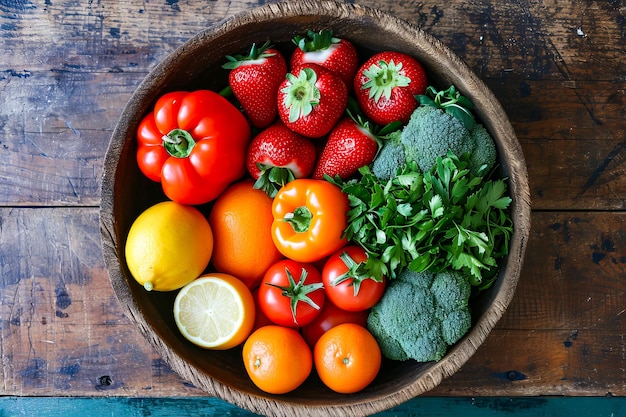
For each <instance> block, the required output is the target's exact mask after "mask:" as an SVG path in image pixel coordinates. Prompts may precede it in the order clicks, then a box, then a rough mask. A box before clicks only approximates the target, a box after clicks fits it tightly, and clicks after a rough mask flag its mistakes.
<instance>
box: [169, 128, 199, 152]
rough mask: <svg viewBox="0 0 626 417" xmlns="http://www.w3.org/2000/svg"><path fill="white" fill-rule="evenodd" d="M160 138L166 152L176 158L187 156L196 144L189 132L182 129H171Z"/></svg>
mask: <svg viewBox="0 0 626 417" xmlns="http://www.w3.org/2000/svg"><path fill="white" fill-rule="evenodd" d="M161 139H162V140H163V147H164V148H165V150H166V151H167V153H169V154H170V155H171V156H173V157H176V158H187V157H188V156H189V155H190V154H191V150H192V149H193V147H194V146H195V145H196V141H195V140H193V137H192V136H191V134H190V133H189V132H187V131H186V130H183V129H173V130H172V131H170V133H168V134H167V135H163V137H162V138H161Z"/></svg>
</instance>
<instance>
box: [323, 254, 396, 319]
mask: <svg viewBox="0 0 626 417" xmlns="http://www.w3.org/2000/svg"><path fill="white" fill-rule="evenodd" d="M366 260H367V252H365V249H363V248H362V247H360V246H356V245H349V246H345V247H344V248H342V249H339V250H338V251H337V252H335V253H334V254H332V255H331V256H330V257H329V258H328V261H326V264H325V265H324V269H323V271H322V281H323V282H324V287H325V289H326V296H327V297H328V298H329V299H330V300H331V301H332V302H333V303H335V305H336V306H337V307H339V308H341V309H343V310H347V311H361V310H367V309H368V308H370V307H372V306H373V305H374V304H376V303H377V302H378V300H380V298H381V297H382V296H383V293H384V292H385V286H386V279H385V277H383V279H382V281H376V280H375V279H374V278H371V277H370V276H368V275H366V274H364V273H363V271H362V267H361V266H362V265H363V264H364V263H365V261H366Z"/></svg>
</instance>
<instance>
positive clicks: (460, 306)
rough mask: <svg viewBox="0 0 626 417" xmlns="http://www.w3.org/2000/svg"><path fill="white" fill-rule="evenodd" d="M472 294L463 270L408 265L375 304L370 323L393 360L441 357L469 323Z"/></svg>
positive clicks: (379, 342)
mask: <svg viewBox="0 0 626 417" xmlns="http://www.w3.org/2000/svg"><path fill="white" fill-rule="evenodd" d="M470 293H471V285H470V284H469V281H468V279H467V277H466V276H464V275H463V273H462V272H460V271H455V270H444V271H441V272H437V273H432V272H427V271H424V272H414V271H411V270H410V269H405V270H403V271H402V272H401V273H400V274H399V275H398V277H397V278H396V279H395V280H391V281H390V282H389V284H388V287H387V289H386V290H385V293H384V294H383V297H382V299H381V300H380V301H379V302H378V303H377V304H376V305H375V306H374V307H372V309H371V311H370V314H369V316H368V319H367V327H368V329H369V330H370V332H371V333H372V334H373V335H374V337H375V338H376V340H377V341H378V344H379V346H380V348H381V352H382V354H383V355H384V356H385V357H387V358H389V359H393V360H400V361H404V360H408V359H414V360H416V361H418V362H428V361H438V360H440V359H441V358H442V357H443V356H444V355H445V353H446V351H447V349H448V346H450V345H452V344H454V343H456V342H457V341H458V340H459V339H460V338H461V337H463V336H464V335H465V333H467V331H468V330H469V328H470V326H471V321H472V320H471V315H470V310H469V297H470Z"/></svg>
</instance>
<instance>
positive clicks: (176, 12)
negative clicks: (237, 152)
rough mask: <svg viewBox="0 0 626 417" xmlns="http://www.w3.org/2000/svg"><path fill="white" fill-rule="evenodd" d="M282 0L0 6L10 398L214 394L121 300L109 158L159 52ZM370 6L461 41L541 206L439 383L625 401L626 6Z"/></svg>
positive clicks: (1, 191) (1, 252)
mask: <svg viewBox="0 0 626 417" xmlns="http://www.w3.org/2000/svg"><path fill="white" fill-rule="evenodd" d="M275 2H276V1H272V0H270V1H267V0H240V1H227V0H214V1H210V2H206V1H201V0H186V1H178V0H159V1H150V2H145V1H136V0H132V1H124V2H122V1H107V2H91V1H69V0H59V1H49V0H32V1H20V0H5V1H0V289H1V290H0V358H1V362H2V373H1V374H0V395H2V396H7V395H8V396H24V397H30V396H50V395H51V396H59V397H61V396H63V397H64V396H94V397H101V398H105V397H109V396H124V397H145V396H155V397H170V396H182V397H189V398H196V397H197V396H204V393H203V392H202V391H201V390H199V389H197V388H195V387H193V386H191V385H190V384H189V383H188V382H187V381H185V380H183V379H182V378H180V377H179V376H178V375H176V374H175V373H173V372H172V370H171V369H170V368H169V367H168V366H167V365H166V364H165V362H164V361H163V359H162V358H161V357H160V356H159V355H157V354H156V353H155V352H153V351H152V349H151V348H150V347H149V344H148V343H147V341H146V340H145V339H144V338H143V337H142V336H141V334H140V333H139V331H138V330H137V329H136V328H135V326H134V325H133V324H132V323H131V321H130V320H129V319H128V318H127V317H126V316H125V315H124V314H123V313H122V309H121V307H120V305H119V302H118V300H117V299H116V298H115V295H114V293H113V290H112V288H111V285H110V283H109V279H108V277H107V275H106V271H105V268H104V263H103V260H102V248H101V245H100V234H99V230H98V220H99V219H98V211H99V207H98V206H99V204H100V201H101V197H100V186H101V175H102V169H103V163H104V160H103V157H104V154H105V152H106V149H107V146H108V143H109V140H110V137H111V134H112V132H113V129H114V127H115V124H116V123H117V121H118V119H119V116H120V114H121V112H122V109H123V107H124V105H125V104H126V102H127V101H128V99H129V98H130V96H131V94H132V93H133V91H134V90H135V89H136V88H137V86H138V85H139V84H140V83H141V81H142V80H143V79H144V77H145V76H146V75H147V74H148V72H149V71H150V70H151V69H153V68H154V67H155V65H157V63H158V62H160V61H162V60H163V59H165V58H166V57H167V56H168V55H169V54H170V53H172V52H173V51H174V50H175V49H176V48H177V47H179V46H180V45H181V44H183V43H184V42H185V41H187V40H188V39H190V38H191V37H192V36H194V35H195V34H196V33H197V32H198V31H200V30H203V29H205V28H206V27H208V26H209V25H212V24H215V23H217V22H219V21H221V20H222V19H224V18H227V17H229V16H232V15H233V14H235V13H239V12H242V11H245V10H248V9H250V8H252V7H255V6H257V5H261V4H266V3H275ZM354 3H357V4H361V5H365V6H372V7H378V8H380V9H381V10H383V11H385V12H390V13H392V14H394V15H396V16H398V17H400V18H403V19H406V20H408V21H410V22H412V23H417V24H418V25H419V26H420V27H422V28H424V29H426V30H427V31H428V32H429V33H431V34H432V35H433V36H435V37H436V38H438V39H440V40H441V41H442V42H443V43H444V44H445V45H447V46H449V47H450V48H451V49H452V50H453V51H454V52H455V53H456V54H458V55H459V56H460V57H461V58H462V59H463V60H464V61H465V62H466V63H467V64H468V65H469V67H470V68H471V69H472V70H473V71H474V72H475V73H476V74H478V75H479V76H480V77H481V78H482V79H483V80H484V81H485V83H486V84H487V85H488V86H489V87H490V88H491V89H492V91H493V92H494V94H495V96H496V97H497V99H498V100H499V101H500V102H501V103H502V105H503V107H504V109H505V110H506V112H507V114H508V116H509V118H510V120H511V123H512V125H513V127H514V129H515V131H516V133H517V135H518V137H519V139H520V142H521V145H522V148H523V151H524V154H525V158H526V162H527V165H528V172H529V177H530V187H531V198H532V202H533V209H534V210H535V211H534V212H533V215H532V225H533V226H532V234H531V238H530V242H529V245H528V251H527V256H526V260H525V264H524V269H523V273H522V277H521V280H520V283H519V286H518V289H517V292H516V295H515V298H514V299H513V302H512V304H511V305H510V306H509V308H508V310H507V312H506V314H505V315H504V317H503V318H502V320H501V321H500V322H499V324H498V325H497V326H496V329H495V330H494V331H493V332H492V334H491V335H490V336H489V337H488V338H487V340H486V341H485V343H484V344H483V345H482V346H481V347H480V348H479V349H478V351H477V353H476V354H475V356H474V357H473V358H471V359H470V361H469V362H467V364H466V365H465V366H464V367H463V368H462V369H461V370H460V371H459V372H458V373H456V374H455V375H453V376H452V377H450V378H448V379H446V380H444V381H443V383H442V384H441V385H439V386H438V387H437V388H436V389H435V390H433V391H432V392H431V393H430V394H432V395H435V396H446V397H448V396H490V395H495V396H501V395H511V396H535V395H537V396H538V395H568V396H605V395H618V396H619V395H621V396H623V395H626V392H625V388H624V381H625V380H626V371H625V368H626V366H625V363H626V342H625V340H624V334H626V324H624V315H625V314H626V313H625V311H624V306H626V300H625V292H624V286H625V284H624V279H623V278H624V276H625V274H624V266H625V265H626V246H625V244H626V238H625V236H624V232H623V230H626V229H625V227H624V226H625V225H624V208H625V203H624V201H625V199H624V195H626V176H625V175H624V170H625V168H624V166H625V165H624V160H625V155H626V146H625V143H626V142H625V139H626V134H625V132H626V128H625V125H624V120H626V114H625V108H626V106H625V105H624V95H625V91H626V86H625V84H626V73H625V71H624V68H626V54H625V51H624V38H625V37H626V32H625V31H624V7H623V4H622V3H621V2H619V1H595V0H589V1H576V0H565V1H564V0H544V1H534V0H520V1H516V2H498V1H493V0H488V1H482V0H480V1H479V0H468V1H456V0H455V1H449V2H445V3H442V2H437V1H434V0H424V1H416V0H405V1H384V2H380V1H373V0H357V1H355V2H354ZM412 404H414V405H413V406H412V407H413V408H412V410H417V411H424V408H423V407H422V406H420V405H418V404H416V403H412ZM494 407H496V408H497V407H501V409H506V407H505V405H503V404H502V403H500V404H498V405H495V406H494ZM0 408H1V406H0ZM616 415H617V414H616Z"/></svg>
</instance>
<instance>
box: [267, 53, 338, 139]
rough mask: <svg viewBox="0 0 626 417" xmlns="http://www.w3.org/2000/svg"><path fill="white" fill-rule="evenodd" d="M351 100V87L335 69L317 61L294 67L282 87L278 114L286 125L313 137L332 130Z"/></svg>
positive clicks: (279, 94)
mask: <svg viewBox="0 0 626 417" xmlns="http://www.w3.org/2000/svg"><path fill="white" fill-rule="evenodd" d="M347 102H348V88H347V87H346V84H345V83H344V82H343V81H342V80H341V78H340V77H339V76H338V75H337V74H335V73H334V72H332V71H330V70H328V69H326V68H324V67H321V66H319V65H317V64H304V65H302V66H300V67H297V68H295V69H293V70H292V71H291V72H290V73H287V76H286V77H285V79H284V80H283V82H282V83H281V85H280V87H279V90H278V115H279V116H280V118H281V119H282V121H283V123H285V126H287V127H288V128H290V129H291V130H293V131H295V132H297V133H300V134H301V135H303V136H307V137H310V138H319V137H322V136H324V135H326V134H327V133H328V132H330V129H332V127H333V126H334V125H335V123H337V121H338V120H339V118H340V117H341V115H342V114H343V112H344V110H345V108H346V104H347Z"/></svg>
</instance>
